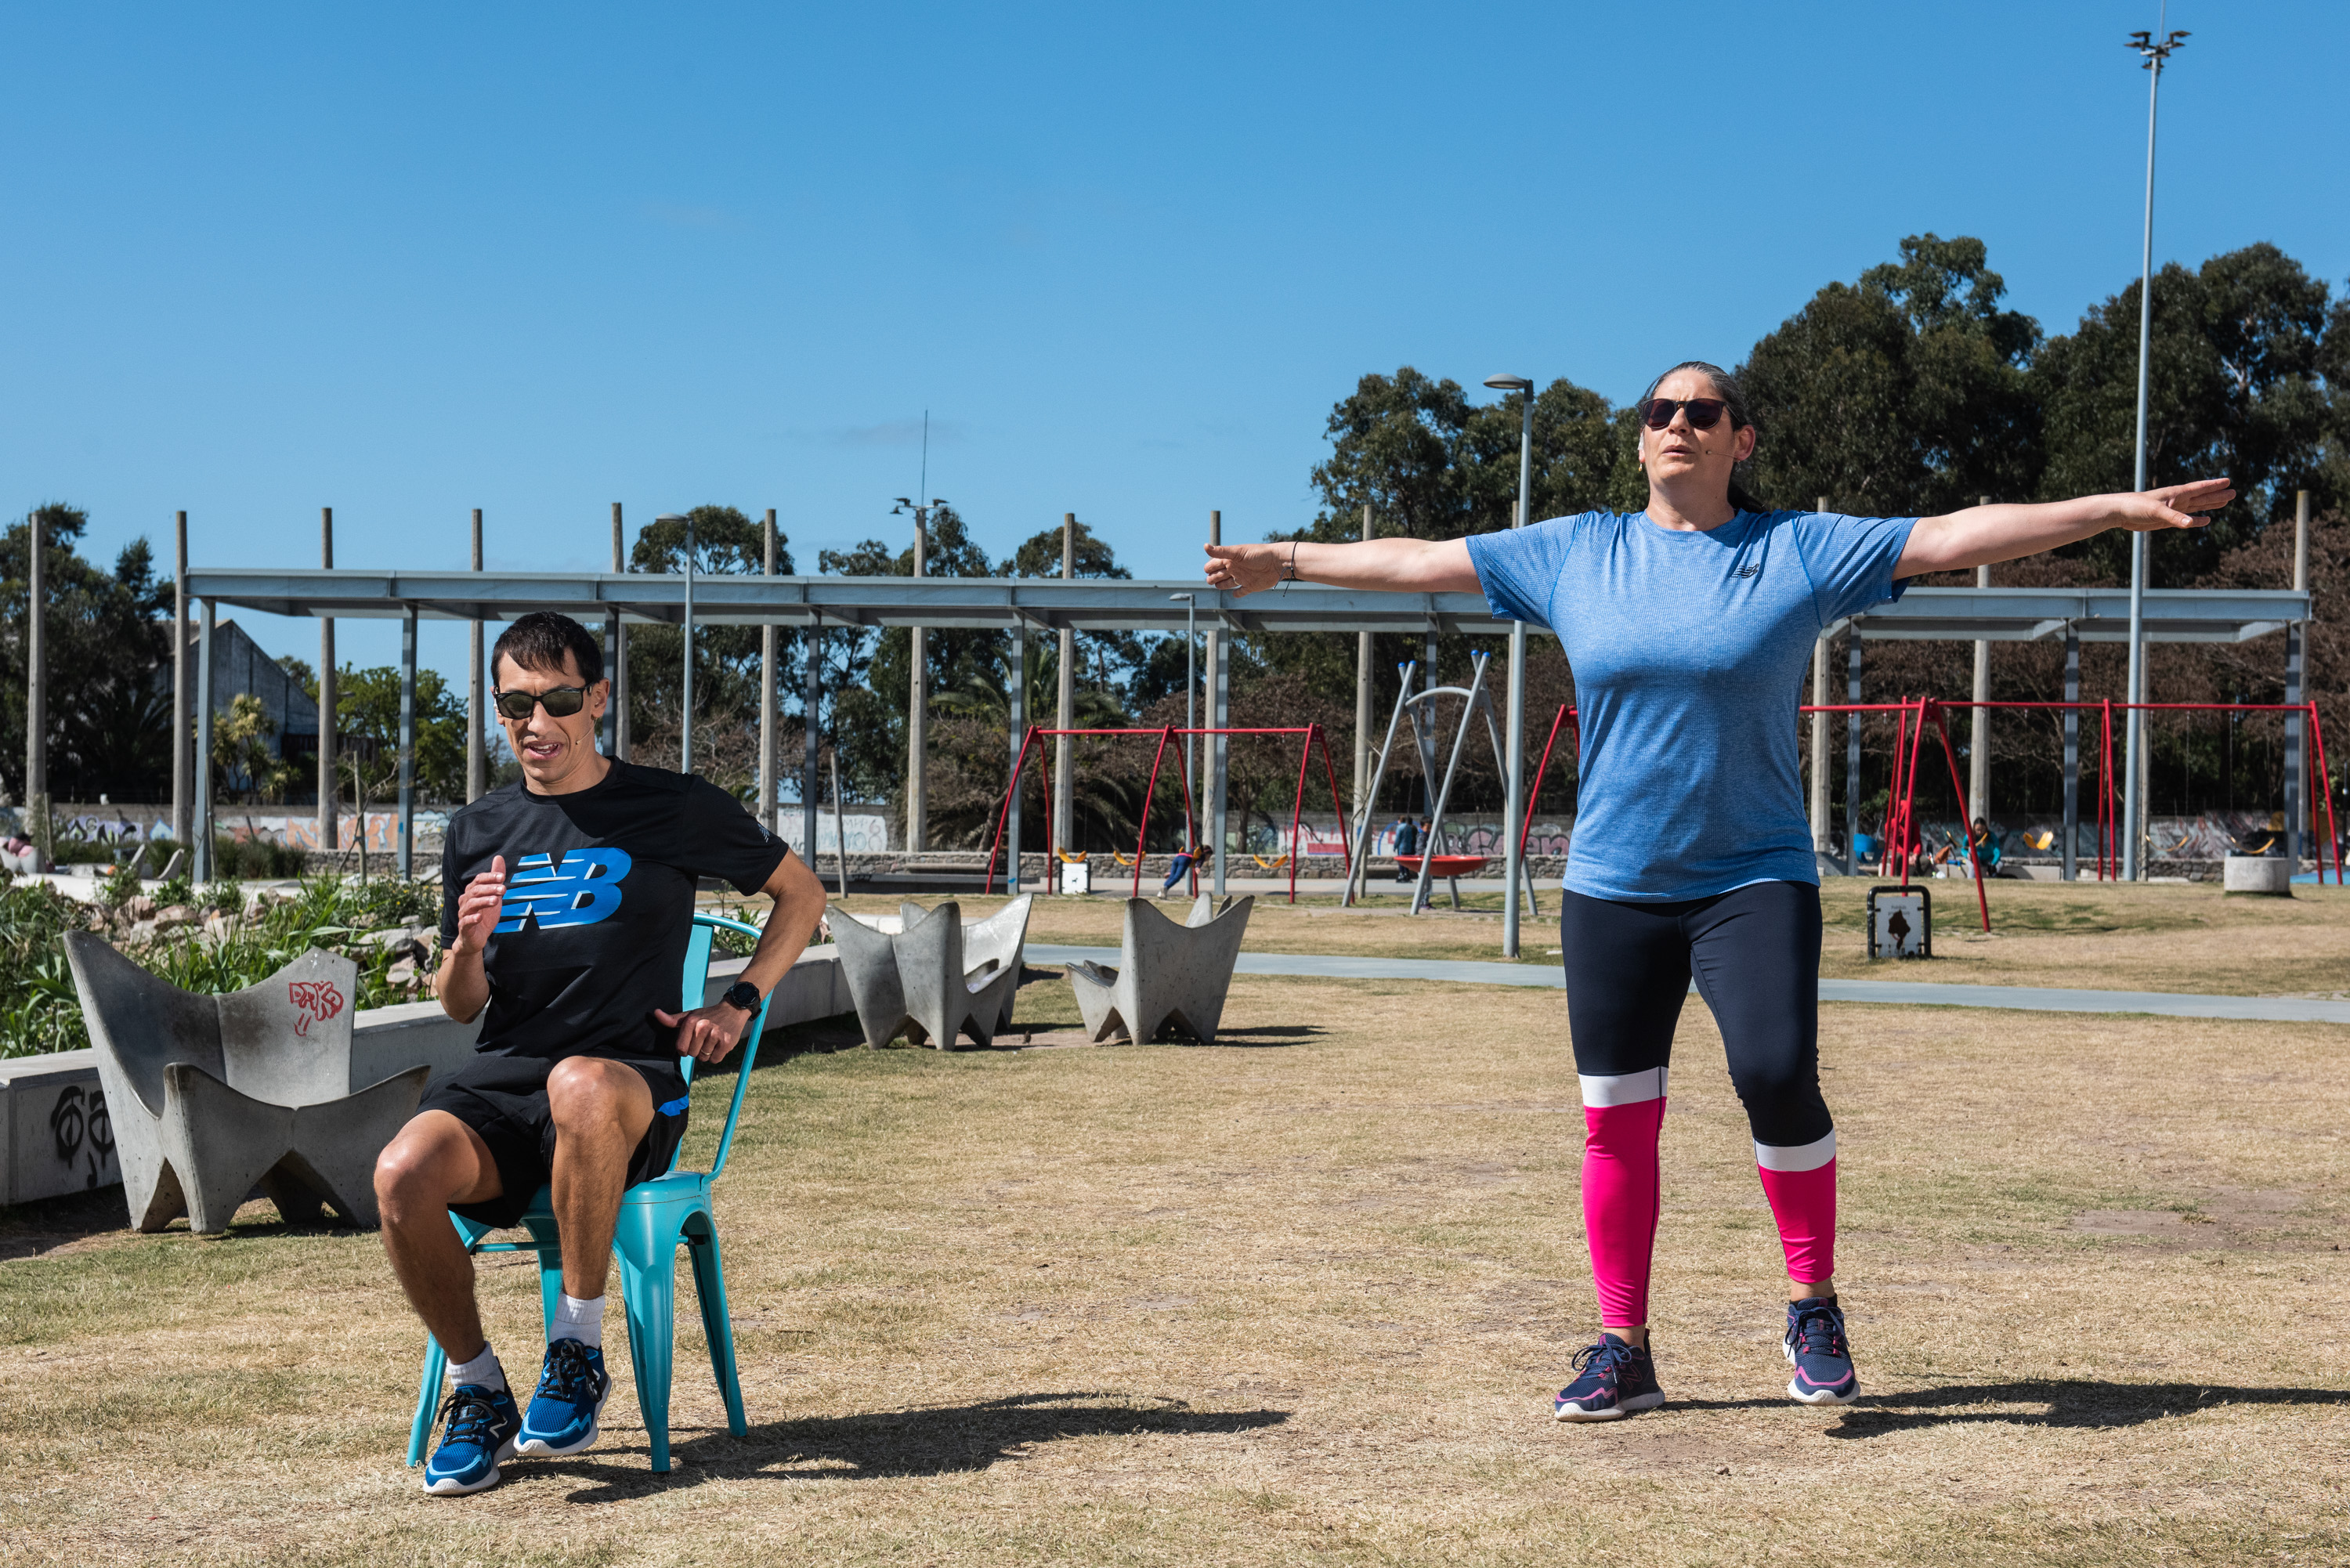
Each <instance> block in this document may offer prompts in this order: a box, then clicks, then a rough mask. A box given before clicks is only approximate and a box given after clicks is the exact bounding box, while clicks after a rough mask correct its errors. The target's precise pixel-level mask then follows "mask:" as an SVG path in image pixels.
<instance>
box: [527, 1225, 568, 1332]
mask: <svg viewBox="0 0 2350 1568" xmlns="http://www.w3.org/2000/svg"><path fill="white" fill-rule="evenodd" d="M523 1226H524V1229H525V1230H527V1231H529V1232H530V1239H531V1240H532V1241H535V1242H536V1243H537V1244H538V1315H539V1327H540V1328H541V1329H542V1330H544V1329H550V1328H553V1327H554V1326H555V1314H556V1308H558V1307H560V1306H561V1305H562V1304H563V1239H562V1237H561V1236H560V1235H559V1234H557V1232H556V1228H555V1220H554V1218H553V1217H552V1216H548V1217H545V1218H539V1217H536V1216H530V1217H525V1219H524V1220H523Z"/></svg>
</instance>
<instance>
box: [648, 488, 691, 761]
mask: <svg viewBox="0 0 2350 1568" xmlns="http://www.w3.org/2000/svg"><path fill="white" fill-rule="evenodd" d="M653 522H654V524H655V525H656V526H658V525H659V524H663V523H675V524H680V525H681V526H682V527H683V528H684V529H685V709H684V722H683V723H682V724H681V726H680V728H681V731H682V732H683V739H681V740H680V741H679V742H678V746H677V771H678V772H680V773H681V774H690V773H691V772H692V771H693V519H692V518H691V517H681V516H679V515H678V514H676V513H674V512H665V513H663V514H661V515H660V516H659V517H656V518H654V519H653Z"/></svg>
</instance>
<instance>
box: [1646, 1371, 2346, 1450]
mask: <svg viewBox="0 0 2350 1568" xmlns="http://www.w3.org/2000/svg"><path fill="white" fill-rule="evenodd" d="M1676 1404H1678V1405H1679V1407H1680V1408H1682V1409H1691V1408H1695V1409H1716V1410H1731V1409H1758V1408H1777V1407H1781V1406H1782V1404H1783V1401H1780V1400H1776V1399H1718V1400H1710V1399H1698V1400H1690V1401H1688V1402H1686V1403H1681V1402H1679V1401H1676ZM2007 1405H2038V1406H2042V1407H2044V1408H2042V1409H2038V1410H2012V1409H1986V1408H1984V1407H1986V1406H2007ZM2230 1405H2350V1389H2344V1388H2233V1387H2228V1386H2223V1385H2219V1384H2211V1383H2108V1382H2103V1381H2100V1380H2098V1379H2095V1378H2089V1377H2045V1378H2028V1379H2022V1380H2019V1381H2016V1382H2012V1383H1953V1384H1947V1385H1945V1386H1941V1387H1939V1388H1921V1389H1918V1390H1915V1391H1913V1392H1909V1393H1902V1394H1866V1393H1865V1394H1863V1395H1862V1396H1861V1397H1860V1401H1859V1403H1857V1404H1855V1405H1848V1406H1846V1407H1844V1409H1843V1410H1842V1411H1841V1412H1839V1414H1840V1415H1841V1416H1842V1417H1843V1418H1842V1419H1841V1420H1840V1421H1839V1422H1838V1423H1837V1424H1836V1425H1835V1426H1833V1427H1830V1428H1828V1429H1827V1434H1826V1435H1827V1436H1829V1437H1831V1438H1880V1437H1884V1436H1885V1435H1887V1433H1891V1432H1914V1431H1917V1430H1919V1429H1920V1428H1933V1427H1956V1426H1967V1425H1974V1426H2010V1427H2058V1428H2100V1427H2138V1426H2143V1425H2145V1424H2146V1423H2147V1422H2148V1421H2159V1420H2162V1419H2163V1418H2165V1417H2170V1416H2191V1415H2194V1414H2195V1413H2196V1412H2198V1411H2200V1410H2216V1409H2220V1408H2221V1407H2224V1406H2230Z"/></svg>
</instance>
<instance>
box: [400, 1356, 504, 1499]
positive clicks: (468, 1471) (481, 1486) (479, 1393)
mask: <svg viewBox="0 0 2350 1568" xmlns="http://www.w3.org/2000/svg"><path fill="white" fill-rule="evenodd" d="M441 1421H442V1427H441V1446H440V1447H439V1448H437V1449H433V1450H432V1458H431V1459H427V1460H425V1461H424V1490H426V1491H428V1492H431V1493H432V1495H433V1496H434V1497H462V1496H463V1495H464V1494H465V1493H466V1492H469V1491H487V1490H489V1489H490V1488H492V1487H494V1486H495V1485H497V1484H498V1463H499V1461H500V1460H502V1459H512V1458H514V1451H515V1434H517V1433H519V1432H520V1431H521V1430H522V1417H521V1416H520V1415H519V1414H518V1413H516V1411H515V1401H514V1394H513V1392H512V1391H511V1390H509V1389H504V1388H498V1389H491V1388H485V1387H484V1386H482V1385H481V1384H478V1383H466V1384H462V1385H460V1386H458V1388H457V1389H456V1391H455V1392H453V1393H452V1394H451V1395H450V1396H449V1402H448V1403H447V1404H446V1405H443V1406H442V1407H441Z"/></svg>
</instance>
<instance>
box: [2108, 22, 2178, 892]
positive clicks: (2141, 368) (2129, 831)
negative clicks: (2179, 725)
mask: <svg viewBox="0 0 2350 1568" xmlns="http://www.w3.org/2000/svg"><path fill="white" fill-rule="evenodd" d="M2186 36H2187V35H2185V34H2184V33H2172V34H2170V35H2169V36H2167V37H2165V38H2164V39H2162V40H2161V41H2160V42H2156V41H2155V40H2154V39H2152V38H2151V37H2150V36H2148V35H2147V34H2145V33H2138V34H2136V35H2134V36H2132V38H2131V47H2134V48H2136V49H2137V51H2138V54H2139V57H2141V58H2142V59H2143V60H2144V61H2145V63H2146V64H2145V68H2146V72H2147V84H2146V242H2145V247H2144V249H2143V251H2142V253H2141V254H2140V256H2139V260H2138V289H2137V463H2136V467H2135V469H2134V471H2133V477H2132V479H2131V483H2130V487H2131V488H2132V489H2133V490H2144V489H2145V488H2146V487H2147V486H2146V477H2147V476H2146V405H2147V381H2148V377H2149V374H2150V370H2151V367H2150V365H2149V362H2148V359H2149V356H2148V345H2149V344H2151V343H2152V341H2153V338H2154V127H2155V109H2156V106H2157V104H2158V101H2159V99H2160V95H2161V92H2162V67H2163V62H2165V61H2166V60H2168V58H2169V57H2170V54H2171V51H2172V50H2174V49H2176V48H2178V47H2179V44H2180V41H2181V40H2182V39H2184V38H2185V37H2186ZM2129 603H2130V609H2129V680H2128V691H2129V701H2130V703H2131V707H2130V711H2129V721H2128V723H2127V725H2126V727H2125V729H2124V732H2123V733H2124V740H2123V747H2122V758H2123V761H2122V780H2123V783H2122V790H2123V797H2122V820H2123V821H2124V822H2125V823H2126V824H2127V825H2128V826H2127V828H2126V832H2125V835H2124V837H2123V839H2122V879H2123V880H2124V881H2126V882H2135V881H2137V879H2138V877H2140V876H2142V875H2143V874H2144V872H2145V867H2144V866H2143V865H2141V864H2140V860H2141V857H2140V855H2139V847H2140V846H2139V834H2140V832H2141V818H2142V816H2143V809H2144V802H2143V801H2142V799H2141V797H2140V793H2139V780H2140V779H2141V778H2142V777H2143V776H2144V774H2145V771H2146V768H2145V759H2144V758H2143V757H2142V756H2141V754H2140V750H2141V746H2142V743H2143V742H2144V739H2145V729H2146V724H2145V720H2146V715H2145V714H2144V713H2142V712H2141V711H2139V710H2138V708H2137V704H2138V703H2140V702H2143V701H2146V535H2144V534H2141V533H2139V532H2137V531H2136V530H2135V529H2133V530H2132V531H2131V533H2130V601H2129Z"/></svg>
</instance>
